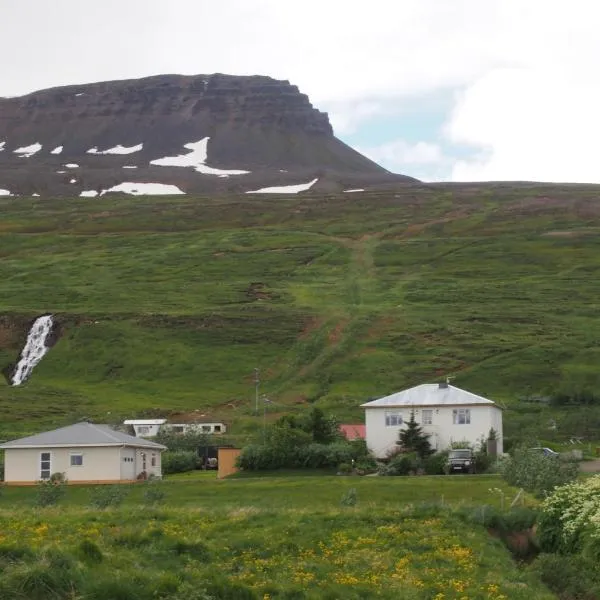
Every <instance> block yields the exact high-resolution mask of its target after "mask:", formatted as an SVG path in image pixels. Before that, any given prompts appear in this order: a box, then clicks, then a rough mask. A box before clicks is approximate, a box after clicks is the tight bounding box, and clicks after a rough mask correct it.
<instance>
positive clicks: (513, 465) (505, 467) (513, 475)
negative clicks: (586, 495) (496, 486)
mask: <svg viewBox="0 0 600 600" xmlns="http://www.w3.org/2000/svg"><path fill="white" fill-rule="evenodd" d="M498 466H499V469H500V473H501V475H502V477H503V478H504V480H505V481H506V482H507V483H508V484H510V485H513V486H515V487H522V488H523V489H524V490H526V491H528V492H530V493H532V494H534V495H535V496H537V497H538V498H543V497H545V496H547V495H548V494H549V493H550V492H552V490H553V489H554V488H555V487H557V486H560V485H564V484H566V483H569V482H570V481H573V480H574V479H575V478H576V477H577V474H578V473H579V466H578V465H577V464H576V463H571V462H565V461H562V460H557V459H556V458H553V457H548V456H544V455H543V454H542V453H541V452H535V451H532V450H530V449H528V448H524V447H520V448H517V449H516V450H515V452H514V455H513V456H512V457H509V458H505V459H502V460H501V461H499V463H498Z"/></svg>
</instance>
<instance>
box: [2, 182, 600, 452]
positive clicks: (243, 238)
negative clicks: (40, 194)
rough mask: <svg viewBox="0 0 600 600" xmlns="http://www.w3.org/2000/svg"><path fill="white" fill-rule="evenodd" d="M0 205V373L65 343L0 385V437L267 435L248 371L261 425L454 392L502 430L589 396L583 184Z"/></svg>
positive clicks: (589, 224) (591, 208) (592, 279)
mask: <svg viewBox="0 0 600 600" xmlns="http://www.w3.org/2000/svg"><path fill="white" fill-rule="evenodd" d="M350 196H351V197H350ZM0 210H1V211H2V216H3V218H2V223H0V254H1V256H2V260H1V261H0V366H2V368H6V367H7V366H8V365H10V364H11V363H13V362H14V361H15V360H16V358H17V356H18V353H19V351H20V349H21V347H22V344H23V343H24V340H25V335H26V332H27V328H28V325H29V324H30V322H31V319H32V318H34V317H35V316H37V315H40V314H44V313H53V314H55V315H56V319H57V321H58V323H59V325H60V332H61V337H60V339H59V341H58V343H57V344H56V345H55V346H54V347H53V348H52V349H51V351H50V352H49V353H48V355H47V356H46V357H45V358H44V359H43V361H42V362H41V363H40V364H39V365H38V366H37V367H36V369H35V371H34V374H33V376H32V378H31V379H30V380H29V381H28V382H27V383H26V384H25V385H23V386H21V387H17V388H13V387H10V386H8V385H6V386H0V423H2V425H1V426H0V437H1V438H3V439H8V438H10V437H13V436H15V435H20V434H25V433H32V432H35V431H39V430H40V429H41V428H49V427H51V426H60V425H64V424H67V423H71V422H73V421H74V420H77V419H82V418H93V419H95V420H97V421H107V422H109V423H117V422H119V421H121V420H122V419H123V418H128V417H135V416H143V415H169V414H174V413H178V412H179V413H181V412H183V413H189V412H190V411H198V412H197V413H196V414H208V415H210V416H211V417H214V418H217V419H220V420H224V421H226V422H227V423H229V424H231V425H232V427H231V428H230V431H231V432H232V434H233V435H235V436H238V439H239V440H241V441H242V442H243V441H244V440H245V439H246V438H247V436H250V435H251V434H252V433H253V432H256V431H257V430H260V427H261V424H262V415H259V416H258V417H257V416H255V415H253V407H254V392H255V390H254V381H253V375H254V368H259V369H260V371H261V387H260V393H261V394H265V395H266V396H267V397H268V398H269V399H270V400H271V401H272V404H270V406H269V412H268V413H267V420H271V419H274V418H276V417H277V416H279V415H281V414H282V413H286V412H294V411H299V410H304V409H305V407H306V406H308V405H309V404H311V403H315V404H317V405H318V406H320V407H321V408H323V409H324V410H325V411H326V412H329V413H333V414H335V415H336V416H337V417H338V418H339V419H340V420H342V421H346V422H348V421H358V422H360V421H361V420H362V418H363V415H362V411H361V409H360V408H359V405H360V404H361V403H362V402H365V401H367V400H369V399H372V398H375V397H379V396H381V395H385V394H389V393H392V392H394V391H397V390H400V389H403V388H406V387H409V386H412V385H416V384H419V383H423V382H427V381H436V380H439V379H440V378H442V377H445V376H453V377H454V379H453V383H454V384H456V385H458V386H460V387H464V388H466V389H470V390H472V391H474V392H476V393H478V394H481V395H484V396H487V397H490V398H492V399H494V400H497V401H498V402H499V403H501V404H503V405H505V406H506V407H507V412H506V419H505V420H506V422H507V423H508V427H509V428H510V422H511V418H512V414H513V413H511V411H515V413H514V414H517V412H518V411H519V410H520V408H521V405H522V404H523V402H525V401H527V400H529V399H535V398H537V397H539V396H548V395H551V394H553V393H555V392H556V391H557V390H563V391H567V392H569V391H573V390H576V391H577V390H584V389H586V390H587V389H594V387H595V386H597V385H598V383H600V382H599V378H600V375H599V374H598V370H597V368H596V365H597V354H598V349H597V339H598V337H599V335H600V325H599V324H598V319H597V309H598V297H600V283H599V282H600V279H599V278H598V277H596V276H595V275H596V273H597V272H598V270H599V269H600V252H599V250H600V238H599V237H598V235H597V233H598V231H599V228H598V224H597V223H598V216H599V215H600V201H599V200H598V190H597V188H596V187H594V186H558V185H557V186H551V185H504V186H502V185H493V184H488V185H465V186H450V185H448V186H442V185H438V186H433V185H432V186H425V185H423V186H421V185H416V186H406V187H403V188H398V189H395V190H390V191H388V192H385V191H381V192H371V193H364V194H351V195H348V194H347V195H345V196H344V195H331V196H310V195H308V196H302V197H297V198H248V197H243V198H240V197H235V196H231V197H225V198H192V197H189V198H188V197H183V198H182V197H177V198H143V197H139V198H124V199H121V198H110V197H103V198H101V199H94V200H93V201H90V200H85V199H74V200H73V199H71V200H68V199H60V200H59V199H56V200H52V199H43V200H42V199H39V198H34V199H28V198H2V199H0ZM532 410H533V413H532V421H534V420H536V422H538V423H539V422H540V419H539V418H538V416H537V415H539V410H540V405H539V404H537V405H534V406H533V409H532ZM517 416H518V415H517ZM523 418H524V419H525V418H528V417H527V415H526V416H524V417H523ZM515 422H516V421H515ZM519 422H520V421H519ZM514 429H518V427H516V428H514Z"/></svg>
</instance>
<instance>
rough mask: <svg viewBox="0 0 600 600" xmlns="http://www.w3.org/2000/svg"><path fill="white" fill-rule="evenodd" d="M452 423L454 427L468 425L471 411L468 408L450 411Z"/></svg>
mask: <svg viewBox="0 0 600 600" xmlns="http://www.w3.org/2000/svg"><path fill="white" fill-rule="evenodd" d="M452 422H453V423H454V425H470V424H471V411H470V410H469V409H468V408H455V409H454V410H453V411H452Z"/></svg>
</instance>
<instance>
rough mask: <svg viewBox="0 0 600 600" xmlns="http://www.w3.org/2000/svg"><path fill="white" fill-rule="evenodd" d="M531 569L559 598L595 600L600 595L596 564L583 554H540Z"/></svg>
mask: <svg viewBox="0 0 600 600" xmlns="http://www.w3.org/2000/svg"><path fill="white" fill-rule="evenodd" d="M530 570H531V571H532V572H533V573H534V574H535V575H536V576H537V577H538V578H539V579H541V580H542V582H543V583H544V584H546V585H547V586H548V587H549V588H550V589H551V590H552V591H553V592H554V593H555V594H557V595H558V597H559V598H568V599H571V598H572V599H573V600H595V599H596V598H598V597H600V577H599V576H598V572H597V569H596V564H595V563H593V562H592V563H590V562H587V561H585V560H583V559H582V557H581V556H560V555H557V554H540V555H539V556H538V557H537V559H536V560H535V561H534V562H533V563H532V565H531V567H530Z"/></svg>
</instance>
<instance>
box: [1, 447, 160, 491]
mask: <svg viewBox="0 0 600 600" xmlns="http://www.w3.org/2000/svg"><path fill="white" fill-rule="evenodd" d="M42 452H50V456H51V464H50V473H64V474H65V477H66V478H67V480H68V481H69V482H72V483H84V482H88V483H96V482H97V483H112V482H118V481H132V480H135V479H136V478H137V476H138V475H139V474H140V473H141V471H142V470H143V468H142V467H143V464H144V458H143V453H146V473H147V474H148V475H154V476H155V477H161V476H162V470H161V456H160V454H161V453H160V452H159V451H157V450H151V449H144V450H142V449H141V448H128V447H121V446H110V447H95V448H94V447H80V448H22V449H21V448H14V449H10V448H7V449H6V450H5V453H4V481H5V482H6V483H13V484H15V483H22V484H26V483H37V482H38V481H39V480H40V477H41V474H40V454H41V453H42ZM71 454H81V455H82V457H83V464H82V465H81V466H71ZM152 455H154V457H155V463H156V464H155V465H154V466H153V465H152ZM126 457H127V458H133V462H132V463H130V462H129V461H125V460H124V459H125V458H126Z"/></svg>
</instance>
